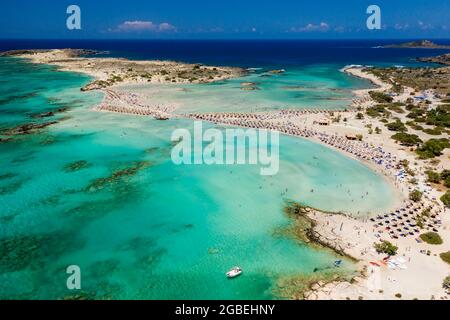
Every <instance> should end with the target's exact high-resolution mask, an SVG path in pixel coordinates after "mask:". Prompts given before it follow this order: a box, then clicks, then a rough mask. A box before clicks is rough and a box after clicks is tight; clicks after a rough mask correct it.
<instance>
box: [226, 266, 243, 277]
mask: <svg viewBox="0 0 450 320" xmlns="http://www.w3.org/2000/svg"><path fill="white" fill-rule="evenodd" d="M242 272H243V271H242V269H241V268H239V267H234V268H233V269H231V270H230V271H228V272H227V278H229V279H232V278H236V277H238V276H240V275H241V274H242Z"/></svg>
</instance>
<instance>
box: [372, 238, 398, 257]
mask: <svg viewBox="0 0 450 320" xmlns="http://www.w3.org/2000/svg"><path fill="white" fill-rule="evenodd" d="M373 246H374V248H375V250H377V252H378V253H384V254H387V255H389V256H395V255H396V254H397V250H398V247H397V246H394V245H393V244H392V243H390V242H389V241H387V240H383V241H381V242H380V243H375V244H374V245H373Z"/></svg>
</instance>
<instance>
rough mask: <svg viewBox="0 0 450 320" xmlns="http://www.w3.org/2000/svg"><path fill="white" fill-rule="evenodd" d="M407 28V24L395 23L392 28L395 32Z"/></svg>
mask: <svg viewBox="0 0 450 320" xmlns="http://www.w3.org/2000/svg"><path fill="white" fill-rule="evenodd" d="M408 28H409V24H407V23H405V24H401V23H396V24H395V26H394V29H395V30H406V29H408Z"/></svg>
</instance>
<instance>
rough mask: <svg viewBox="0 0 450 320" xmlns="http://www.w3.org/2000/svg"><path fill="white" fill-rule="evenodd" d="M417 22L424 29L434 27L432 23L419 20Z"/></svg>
mask: <svg viewBox="0 0 450 320" xmlns="http://www.w3.org/2000/svg"><path fill="white" fill-rule="evenodd" d="M417 24H418V25H419V28H420V29H422V30H429V29H433V26H432V25H431V24H426V23H424V22H422V21H420V20H419V21H418V22H417Z"/></svg>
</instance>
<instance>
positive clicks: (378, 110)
mask: <svg viewBox="0 0 450 320" xmlns="http://www.w3.org/2000/svg"><path fill="white" fill-rule="evenodd" d="M366 114H367V115H368V116H369V117H372V118H376V117H381V116H383V117H389V116H390V115H391V113H390V112H389V111H388V110H386V108H385V107H384V105H382V104H377V105H375V106H373V107H369V108H367V109H366Z"/></svg>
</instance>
